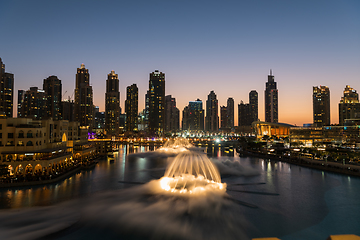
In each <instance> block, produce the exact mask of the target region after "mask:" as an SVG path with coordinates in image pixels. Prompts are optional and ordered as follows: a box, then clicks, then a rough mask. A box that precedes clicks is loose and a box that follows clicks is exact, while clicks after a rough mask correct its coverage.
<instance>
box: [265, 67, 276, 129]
mask: <svg viewBox="0 0 360 240" xmlns="http://www.w3.org/2000/svg"><path fill="white" fill-rule="evenodd" d="M265 122H274V123H276V122H278V90H277V88H276V82H275V81H274V76H273V75H272V71H271V69H270V75H268V81H267V83H266V89H265Z"/></svg>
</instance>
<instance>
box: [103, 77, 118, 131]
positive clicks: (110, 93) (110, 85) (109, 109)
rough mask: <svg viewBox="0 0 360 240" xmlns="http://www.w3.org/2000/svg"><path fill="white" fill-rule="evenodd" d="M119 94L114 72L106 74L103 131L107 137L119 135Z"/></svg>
mask: <svg viewBox="0 0 360 240" xmlns="http://www.w3.org/2000/svg"><path fill="white" fill-rule="evenodd" d="M119 124H120V92H119V78H118V75H117V74H115V71H111V73H109V74H108V77H107V80H106V93H105V129H106V134H107V135H108V136H117V135H118V134H119Z"/></svg>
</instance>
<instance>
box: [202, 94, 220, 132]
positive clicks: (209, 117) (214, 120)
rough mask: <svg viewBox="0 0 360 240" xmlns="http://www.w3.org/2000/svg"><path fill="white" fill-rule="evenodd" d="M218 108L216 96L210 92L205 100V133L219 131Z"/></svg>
mask: <svg viewBox="0 0 360 240" xmlns="http://www.w3.org/2000/svg"><path fill="white" fill-rule="evenodd" d="M218 111H219V107H218V100H217V99H216V94H215V93H214V91H211V92H210V94H209V95H208V99H207V100H206V117H205V131H211V132H215V131H218V130H219V114H218Z"/></svg>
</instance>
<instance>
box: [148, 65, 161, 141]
mask: <svg viewBox="0 0 360 240" xmlns="http://www.w3.org/2000/svg"><path fill="white" fill-rule="evenodd" d="M148 98H149V123H148V130H149V132H150V134H157V135H162V134H163V131H164V123H165V114H164V109H165V73H162V72H159V70H155V72H152V73H150V79H149V92H148Z"/></svg>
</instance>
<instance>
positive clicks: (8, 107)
mask: <svg viewBox="0 0 360 240" xmlns="http://www.w3.org/2000/svg"><path fill="white" fill-rule="evenodd" d="M13 94H14V74H12V73H7V72H5V64H3V62H2V60H1V58H0V114H5V116H7V117H13V98H14V97H13Z"/></svg>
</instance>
